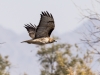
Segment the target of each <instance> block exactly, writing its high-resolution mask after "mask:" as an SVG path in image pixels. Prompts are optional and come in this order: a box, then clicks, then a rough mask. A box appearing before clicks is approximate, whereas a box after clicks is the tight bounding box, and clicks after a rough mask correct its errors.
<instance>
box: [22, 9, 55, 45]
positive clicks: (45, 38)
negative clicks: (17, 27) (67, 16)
mask: <svg viewBox="0 0 100 75" xmlns="http://www.w3.org/2000/svg"><path fill="white" fill-rule="evenodd" d="M40 15H41V18H40V22H39V25H38V26H36V25H32V24H31V23H30V24H25V26H24V27H25V28H26V30H27V31H28V33H29V36H30V37H31V38H32V39H31V40H26V41H23V42H26V43H28V44H38V45H43V44H48V43H53V42H56V40H55V39H54V38H51V37H50V35H51V33H52V31H53V30H54V28H55V23H54V18H53V16H52V14H51V13H48V12H47V11H44V12H42V13H41V14H40ZM23 42H21V43H23Z"/></svg>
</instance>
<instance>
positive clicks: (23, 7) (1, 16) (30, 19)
mask: <svg viewBox="0 0 100 75" xmlns="http://www.w3.org/2000/svg"><path fill="white" fill-rule="evenodd" d="M73 2H74V3H75V4H76V5H77V6H78V7H80V8H82V9H87V8H88V9H92V10H95V11H97V8H98V4H97V3H95V2H94V1H93V0H0V31H1V32H0V35H2V36H0V41H1V42H5V41H6V44H4V45H2V46H0V48H1V49H0V53H2V55H9V60H10V61H11V63H12V66H14V68H12V69H11V75H18V74H20V75H22V73H24V72H26V73H28V74H29V75H33V73H35V74H37V75H39V70H40V69H39V67H40V66H39V63H37V58H36V51H35V49H36V46H33V45H28V44H21V43H20V42H21V41H23V40H26V39H29V38H30V37H29V36H28V33H27V31H26V29H25V28H24V27H23V26H24V24H27V23H32V24H36V25H38V23H39V21H40V14H41V11H48V12H50V13H52V15H53V17H54V20H55V25H56V26H55V30H54V31H53V32H55V33H57V35H63V34H65V33H67V32H73V30H75V29H77V28H78V27H80V26H81V25H82V23H83V22H84V20H83V21H81V22H80V19H81V14H80V12H79V9H78V8H77V7H76V6H75V5H74V3H73ZM93 7H94V8H95V9H94V8H93ZM98 12H99V11H98ZM85 14H86V13H85ZM67 36H68V37H67ZM75 36H76V38H77V37H78V35H73V34H72V35H71V34H70V35H66V37H65V36H64V37H65V38H67V39H69V40H70V41H71V42H72V43H73V41H74V42H76V41H77V40H74V38H75ZM73 37H74V38H73ZM65 38H64V39H65ZM15 39H16V40H15ZM72 39H73V40H72ZM69 40H68V41H69ZM31 50H32V51H33V52H30V51H31ZM33 63H34V64H33ZM37 66H38V67H37Z"/></svg>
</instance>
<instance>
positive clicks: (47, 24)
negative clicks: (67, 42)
mask: <svg viewBox="0 0 100 75" xmlns="http://www.w3.org/2000/svg"><path fill="white" fill-rule="evenodd" d="M40 15H41V18H40V22H39V25H38V26H37V30H36V35H35V38H42V37H50V35H51V33H52V31H53V30H54V27H55V24H54V19H53V16H52V14H50V13H48V12H47V11H46V12H42V13H41V14H40Z"/></svg>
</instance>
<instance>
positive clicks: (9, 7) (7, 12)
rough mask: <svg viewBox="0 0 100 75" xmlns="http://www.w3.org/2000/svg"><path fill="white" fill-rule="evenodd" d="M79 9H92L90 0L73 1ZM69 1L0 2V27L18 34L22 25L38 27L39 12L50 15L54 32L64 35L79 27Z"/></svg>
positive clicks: (77, 19)
mask: <svg viewBox="0 0 100 75" xmlns="http://www.w3.org/2000/svg"><path fill="white" fill-rule="evenodd" d="M73 2H75V4H76V5H78V6H79V7H80V8H83V9H84V8H90V9H93V6H92V5H91V3H92V2H93V1H92V0H73ZM73 2H72V1H71V0H0V25H1V26H3V27H6V28H9V29H11V30H13V31H15V32H16V33H18V34H21V33H23V32H25V29H24V27H23V26H24V24H26V23H30V22H31V23H32V24H36V25H38V23H39V20H40V13H41V11H48V12H50V13H52V15H53V16H54V19H55V24H56V28H55V31H57V32H59V33H64V32H67V31H71V30H73V29H75V28H76V27H77V26H79V21H80V17H81V16H80V13H79V11H78V9H77V8H76V7H75V5H74V4H73ZM96 7H97V5H96Z"/></svg>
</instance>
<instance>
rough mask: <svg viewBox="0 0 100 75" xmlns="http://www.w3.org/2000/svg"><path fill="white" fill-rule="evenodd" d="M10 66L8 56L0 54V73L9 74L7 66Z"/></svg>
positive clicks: (1, 74)
mask: <svg viewBox="0 0 100 75" xmlns="http://www.w3.org/2000/svg"><path fill="white" fill-rule="evenodd" d="M9 67H10V63H9V61H8V56H5V57H2V56H1V55H0V75H9V72H7V68H9Z"/></svg>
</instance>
